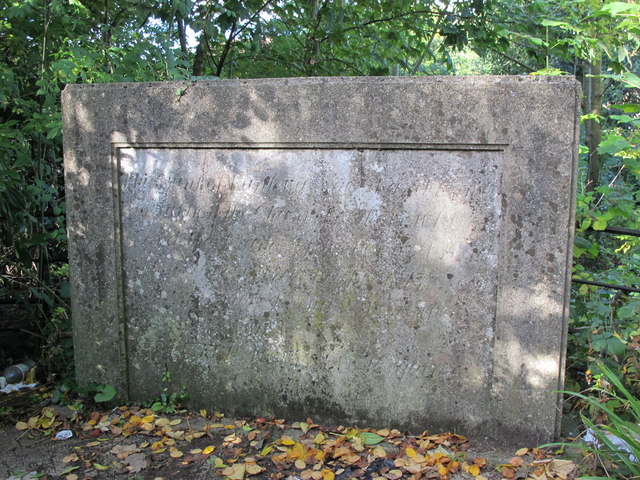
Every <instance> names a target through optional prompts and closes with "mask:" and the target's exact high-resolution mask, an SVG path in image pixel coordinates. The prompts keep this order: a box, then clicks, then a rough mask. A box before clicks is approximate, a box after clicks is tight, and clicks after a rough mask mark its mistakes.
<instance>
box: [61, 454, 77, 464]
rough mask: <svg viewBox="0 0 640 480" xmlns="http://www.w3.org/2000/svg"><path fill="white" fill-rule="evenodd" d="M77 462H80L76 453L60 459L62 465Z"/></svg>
mask: <svg viewBox="0 0 640 480" xmlns="http://www.w3.org/2000/svg"><path fill="white" fill-rule="evenodd" d="M78 460H80V459H79V458H78V454H77V453H72V454H70V455H67V456H66V457H64V458H63V459H62V463H69V462H76V461H78Z"/></svg>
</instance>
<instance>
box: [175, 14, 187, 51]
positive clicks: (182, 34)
mask: <svg viewBox="0 0 640 480" xmlns="http://www.w3.org/2000/svg"><path fill="white" fill-rule="evenodd" d="M177 23H178V37H179V38H180V51H181V52H182V53H183V54H184V55H186V54H187V35H186V33H185V28H184V19H182V18H180V17H178V21H177Z"/></svg>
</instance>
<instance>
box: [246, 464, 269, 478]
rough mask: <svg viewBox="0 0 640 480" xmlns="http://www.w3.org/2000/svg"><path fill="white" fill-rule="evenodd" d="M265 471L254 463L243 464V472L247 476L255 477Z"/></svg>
mask: <svg viewBox="0 0 640 480" xmlns="http://www.w3.org/2000/svg"><path fill="white" fill-rule="evenodd" d="M265 470H266V468H264V467H261V466H260V465H258V464H256V463H245V471H246V472H247V474H248V475H257V474H259V473H262V472H264V471H265Z"/></svg>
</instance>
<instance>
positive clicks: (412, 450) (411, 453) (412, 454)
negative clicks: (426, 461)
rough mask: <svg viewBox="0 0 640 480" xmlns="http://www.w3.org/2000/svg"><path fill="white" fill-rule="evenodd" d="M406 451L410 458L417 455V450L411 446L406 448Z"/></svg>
mask: <svg viewBox="0 0 640 480" xmlns="http://www.w3.org/2000/svg"><path fill="white" fill-rule="evenodd" d="M404 453H405V455H406V456H407V457H409V458H413V457H415V456H416V455H417V452H416V451H415V450H414V449H413V448H411V447H407V448H405V450H404Z"/></svg>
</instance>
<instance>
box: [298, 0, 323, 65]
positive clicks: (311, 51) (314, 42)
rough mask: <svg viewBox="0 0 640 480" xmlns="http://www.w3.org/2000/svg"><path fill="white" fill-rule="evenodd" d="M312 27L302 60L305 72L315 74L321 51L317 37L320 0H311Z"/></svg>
mask: <svg viewBox="0 0 640 480" xmlns="http://www.w3.org/2000/svg"><path fill="white" fill-rule="evenodd" d="M309 20H310V22H309V23H310V28H309V32H308V33H307V38H306V39H305V44H304V58H303V60H302V64H303V68H304V73H305V75H307V76H310V77H311V76H313V74H314V70H315V64H316V63H317V61H318V53H319V51H320V39H318V38H317V31H318V26H319V25H320V5H319V4H318V0H311V15H310V18H309Z"/></svg>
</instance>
